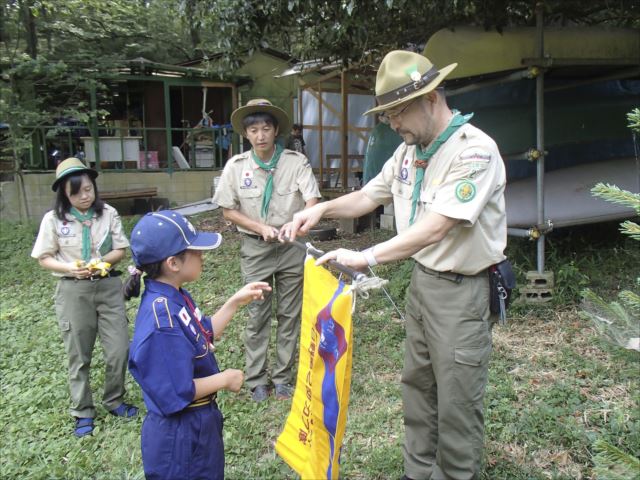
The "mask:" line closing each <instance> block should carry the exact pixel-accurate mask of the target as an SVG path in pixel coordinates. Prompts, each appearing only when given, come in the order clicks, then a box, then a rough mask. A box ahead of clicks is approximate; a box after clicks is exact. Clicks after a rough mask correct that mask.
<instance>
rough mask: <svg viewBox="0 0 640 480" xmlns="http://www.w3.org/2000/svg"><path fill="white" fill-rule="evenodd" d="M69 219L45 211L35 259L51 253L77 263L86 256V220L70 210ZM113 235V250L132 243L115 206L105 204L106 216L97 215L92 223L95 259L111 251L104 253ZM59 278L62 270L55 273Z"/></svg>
mask: <svg viewBox="0 0 640 480" xmlns="http://www.w3.org/2000/svg"><path fill="white" fill-rule="evenodd" d="M66 217H67V218H66V220H64V221H62V220H60V219H58V217H57V216H56V214H55V212H54V211H53V210H50V211H48V212H47V213H45V215H44V217H43V219H42V223H40V231H39V232H38V238H36V243H35V245H34V246H33V250H32V251H31V256H32V257H33V258H40V257H43V256H45V255H51V256H52V257H53V258H55V259H56V260H58V261H60V262H66V263H69V262H74V261H76V260H81V259H82V223H80V222H79V221H78V220H77V219H76V218H75V217H74V216H73V215H71V214H70V213H68V214H67V215H66ZM109 234H111V250H117V249H120V248H126V247H128V246H129V240H128V239H127V237H126V235H125V233H124V230H123V228H122V222H121V221H120V215H118V212H117V210H116V209H115V208H113V207H112V206H111V205H107V204H105V206H104V210H103V211H102V216H101V217H98V216H96V215H94V216H93V220H92V222H91V258H99V257H102V256H103V255H105V254H106V253H108V252H102V253H100V247H102V246H103V244H104V243H105V240H106V241H108V240H107V237H108V235H109ZM53 275H55V276H57V277H61V276H63V275H62V274H61V273H58V272H53Z"/></svg>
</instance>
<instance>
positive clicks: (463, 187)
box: [456, 180, 476, 203]
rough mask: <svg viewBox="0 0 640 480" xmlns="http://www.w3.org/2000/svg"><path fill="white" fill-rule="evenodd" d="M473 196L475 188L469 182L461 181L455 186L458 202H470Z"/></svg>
mask: <svg viewBox="0 0 640 480" xmlns="http://www.w3.org/2000/svg"><path fill="white" fill-rule="evenodd" d="M475 196H476V186H475V184H474V183H473V182H472V181H471V180H462V181H461V182H460V183H458V185H456V198H457V199H458V200H459V201H460V202H462V203H467V202H470V201H471V200H473V197H475Z"/></svg>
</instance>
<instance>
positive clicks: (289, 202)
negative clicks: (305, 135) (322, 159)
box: [213, 149, 320, 234]
mask: <svg viewBox="0 0 640 480" xmlns="http://www.w3.org/2000/svg"><path fill="white" fill-rule="evenodd" d="M273 172H274V173H273V194H272V196H271V202H270V204H269V213H268V214H267V218H266V219H263V218H261V217H260V211H261V210H262V192H264V187H265V184H266V183H267V176H268V173H267V172H266V171H265V170H263V169H261V168H260V167H259V166H258V165H257V164H256V163H255V162H254V161H253V159H252V158H251V150H249V151H247V152H244V153H241V154H239V155H236V156H234V157H233V158H231V159H230V160H229V161H228V162H227V164H226V165H225V167H224V170H223V171H222V176H221V177H220V183H219V184H218V189H217V190H216V192H215V194H214V196H213V201H214V202H215V203H217V204H218V205H220V206H221V207H223V208H229V209H232V210H239V211H240V213H242V214H244V215H246V216H247V217H249V218H250V219H252V220H255V221H258V222H263V223H266V224H268V225H271V226H273V227H276V228H280V227H281V226H282V225H284V224H285V223H287V222H290V221H291V220H292V219H293V214H294V213H296V212H299V211H300V210H303V209H304V206H305V202H307V201H309V200H311V199H312V198H320V190H319V189H318V184H317V183H316V179H315V177H314V176H313V170H312V169H311V165H310V164H309V160H307V157H305V156H304V155H302V154H301V153H298V152H294V151H293V150H287V149H285V150H284V151H283V152H282V154H281V155H280V160H278V166H277V167H276V168H275V170H274V171H273ZM238 230H240V231H241V232H244V233H249V234H254V233H255V232H252V231H250V230H246V229H244V228H242V227H241V226H239V225H238Z"/></svg>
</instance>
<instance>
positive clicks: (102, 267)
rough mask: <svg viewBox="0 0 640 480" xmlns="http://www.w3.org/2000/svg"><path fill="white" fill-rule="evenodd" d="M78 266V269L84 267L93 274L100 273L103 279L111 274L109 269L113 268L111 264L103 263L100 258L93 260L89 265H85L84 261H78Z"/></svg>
mask: <svg viewBox="0 0 640 480" xmlns="http://www.w3.org/2000/svg"><path fill="white" fill-rule="evenodd" d="M76 266H77V267H78V268H80V267H84V268H86V269H88V270H89V271H90V272H92V273H100V276H101V277H106V276H107V275H108V274H109V269H110V268H111V264H110V263H109V262H103V261H102V260H100V259H98V258H92V259H91V260H89V261H88V262H87V263H84V262H83V261H82V260H76Z"/></svg>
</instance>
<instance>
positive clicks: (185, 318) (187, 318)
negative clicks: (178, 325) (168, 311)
mask: <svg viewBox="0 0 640 480" xmlns="http://www.w3.org/2000/svg"><path fill="white" fill-rule="evenodd" d="M178 317H180V320H182V323H184V325H185V327H186V326H187V325H189V322H191V317H190V316H189V314H188V313H187V309H186V308H184V307H182V310H180V312H178Z"/></svg>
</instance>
